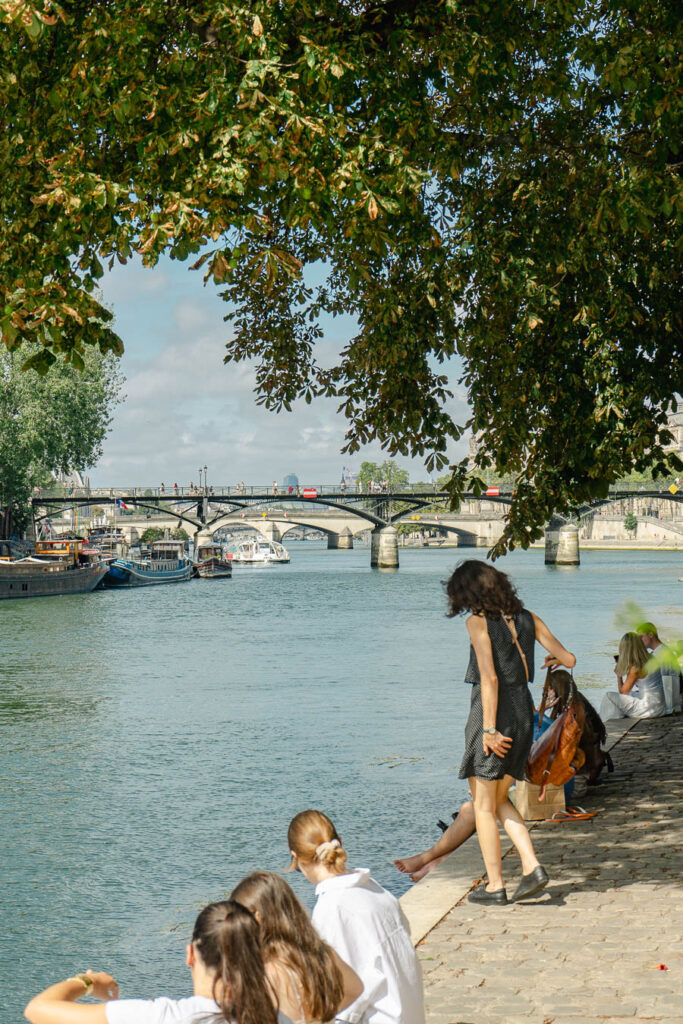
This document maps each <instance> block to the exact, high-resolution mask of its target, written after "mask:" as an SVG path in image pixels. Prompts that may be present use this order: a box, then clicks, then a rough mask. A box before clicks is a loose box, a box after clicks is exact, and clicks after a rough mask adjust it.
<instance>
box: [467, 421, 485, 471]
mask: <svg viewBox="0 0 683 1024" xmlns="http://www.w3.org/2000/svg"><path fill="white" fill-rule="evenodd" d="M482 448H483V445H482V443H481V434H475V432H474V431H472V435H471V437H470V451H469V455H468V456H467V469H468V471H469V472H470V473H481V470H480V469H479V467H478V466H477V464H476V462H475V459H476V458H477V455H478V454H479V452H480V451H481V450H482Z"/></svg>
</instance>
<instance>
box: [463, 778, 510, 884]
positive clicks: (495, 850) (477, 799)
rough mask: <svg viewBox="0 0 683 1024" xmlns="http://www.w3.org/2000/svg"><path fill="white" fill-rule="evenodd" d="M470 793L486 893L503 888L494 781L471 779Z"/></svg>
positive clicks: (495, 782)
mask: <svg viewBox="0 0 683 1024" xmlns="http://www.w3.org/2000/svg"><path fill="white" fill-rule="evenodd" d="M469 783H470V792H471V793H472V801H473V803H474V820H475V822H476V825H477V839H478V840H479V846H480V847H481V854H482V857H483V858H484V864H485V865H486V874H487V875H488V884H487V886H486V891H487V892H495V891H496V890H497V889H502V888H503V865H502V861H501V853H500V834H499V832H498V820H497V818H496V793H497V787H498V782H497V781H496V780H495V779H476V778H471V779H470V780H469Z"/></svg>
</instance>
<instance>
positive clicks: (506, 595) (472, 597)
mask: <svg viewBox="0 0 683 1024" xmlns="http://www.w3.org/2000/svg"><path fill="white" fill-rule="evenodd" d="M446 594H447V595H448V605H449V608H448V611H447V613H446V614H447V615H448V617H449V618H452V617H453V616H454V615H461V614H462V613H463V612H472V613H473V614H474V615H488V616H489V617H490V618H492V619H499V618H500V617H501V615H518V614H519V613H520V612H521V610H522V608H523V605H522V602H521V601H520V599H519V597H518V596H517V591H516V590H515V588H514V587H513V585H512V583H511V582H510V580H509V579H508V577H507V576H506V575H505V573H504V572H500V571H499V570H498V569H494V568H493V566H492V565H489V564H488V563H487V562H482V561H480V560H479V559H476V558H470V559H467V561H465V562H460V564H459V565H458V566H457V568H456V570H455V572H454V573H453V575H452V576H451V578H450V579H449V581H448V583H447V584H446Z"/></svg>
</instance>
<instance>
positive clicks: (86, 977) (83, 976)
mask: <svg viewBox="0 0 683 1024" xmlns="http://www.w3.org/2000/svg"><path fill="white" fill-rule="evenodd" d="M74 977H75V978H77V979H78V980H79V981H82V982H83V984H84V985H85V991H86V993H88V992H90V990H91V988H92V987H93V985H94V984H95V982H94V981H93V980H92V978H91V977H90V975H89V974H75V975H74Z"/></svg>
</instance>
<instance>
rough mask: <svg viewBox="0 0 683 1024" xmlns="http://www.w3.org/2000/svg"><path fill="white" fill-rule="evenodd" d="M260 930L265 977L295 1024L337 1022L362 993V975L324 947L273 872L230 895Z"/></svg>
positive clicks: (247, 880)
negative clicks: (257, 924) (337, 1018)
mask: <svg viewBox="0 0 683 1024" xmlns="http://www.w3.org/2000/svg"><path fill="white" fill-rule="evenodd" d="M230 898H231V899H233V900H237V902H238V903H241V904H242V905H243V906H245V907H247V908H248V909H249V910H251V912H252V913H253V915H254V917H255V918H256V920H257V921H258V922H259V925H260V926H261V936H262V938H263V947H264V957H265V961H266V974H267V975H268V977H269V978H270V981H271V983H272V985H273V988H274V989H275V992H276V993H277V999H278V1005H279V1006H280V1008H281V1009H282V1010H283V1012H284V1013H286V1014H288V1016H289V1017H291V1019H292V1020H293V1021H294V1024H319V1022H322V1021H331V1020H334V1018H335V1016H336V1014H337V1012H338V1011H339V1010H342V1009H343V1008H344V1007H346V1006H348V1005H349V1004H350V1003H352V1002H353V1001H354V1000H355V999H357V998H358V996H359V995H360V994H361V992H362V990H363V985H362V983H361V980H360V978H359V977H358V975H357V974H356V973H355V972H354V971H352V970H351V968H350V967H349V965H348V964H346V963H344V961H343V960H341V959H340V957H339V956H338V955H337V954H336V953H335V951H334V950H333V949H332V947H331V946H328V945H327V943H326V942H323V941H322V939H321V938H320V936H319V935H318V933H317V932H316V930H315V928H314V927H313V925H312V924H311V922H310V919H309V916H308V914H307V913H306V911H305V909H304V908H303V906H302V905H301V903H300V901H299V899H298V898H297V896H296V894H295V893H294V891H293V890H292V887H291V886H290V885H288V884H287V882H285V880H284V878H281V877H280V875H275V874H273V873H272V872H271V871H254V872H253V873H252V874H251V875H248V876H247V877H246V878H244V879H242V881H241V882H240V883H239V885H238V886H237V888H236V889H233V891H232V893H231V897H230Z"/></svg>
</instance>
